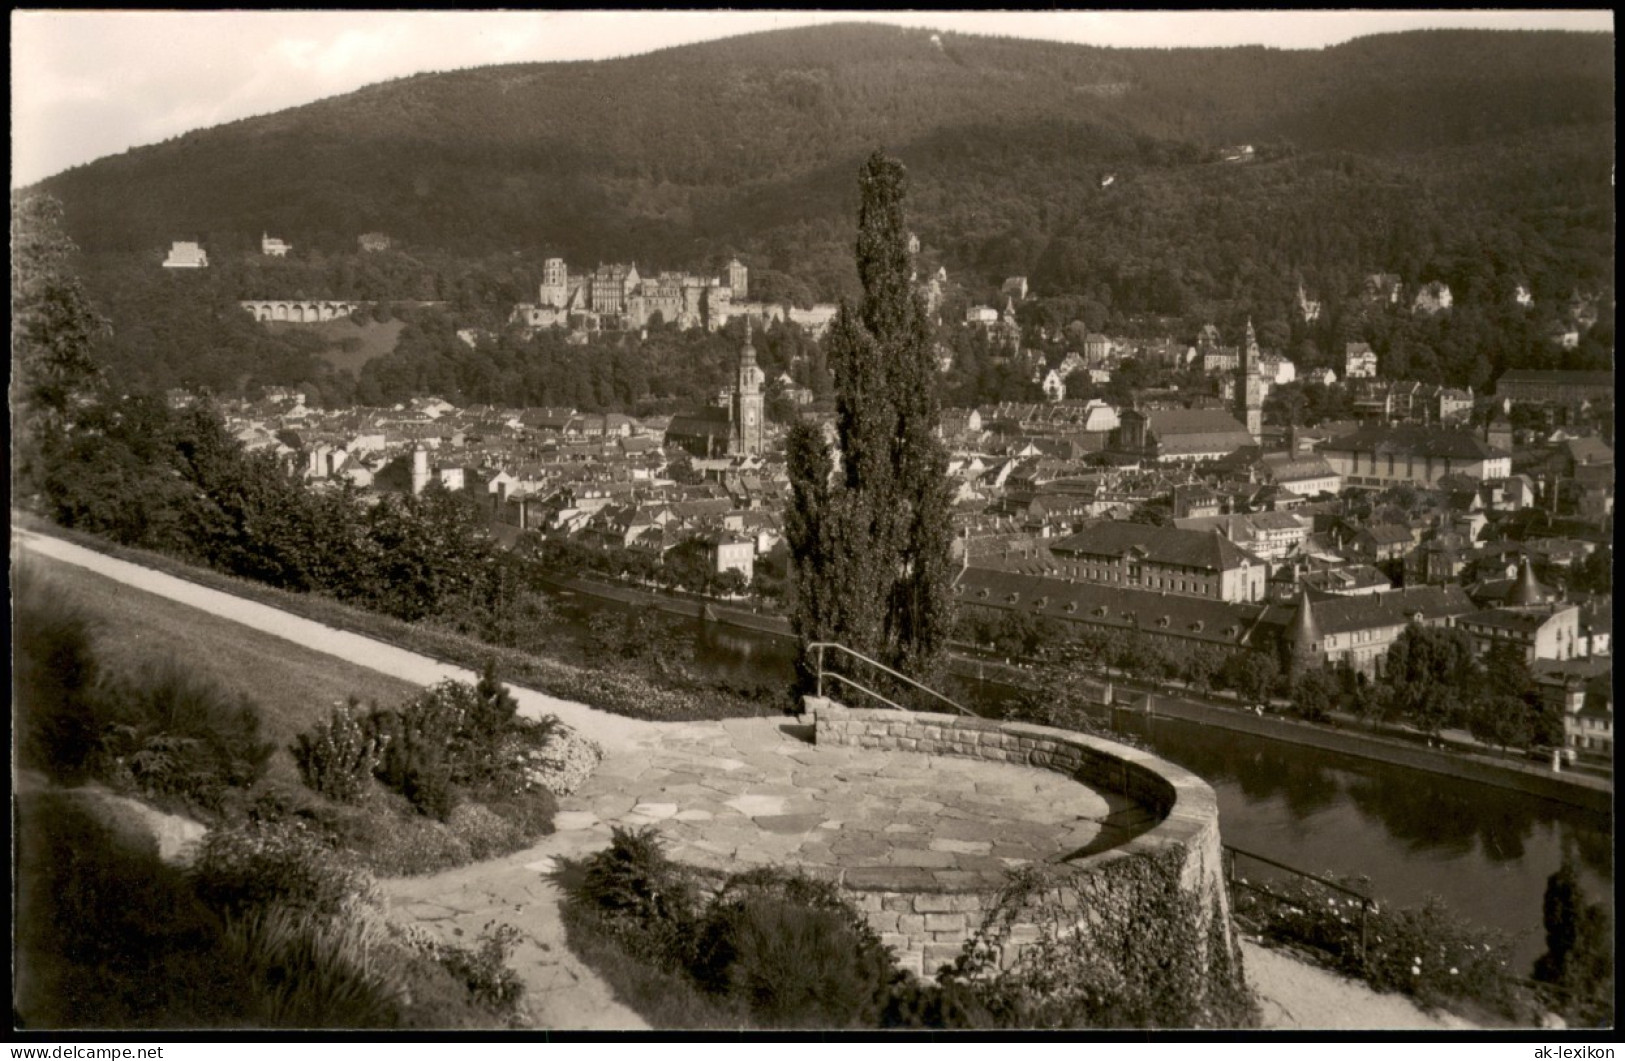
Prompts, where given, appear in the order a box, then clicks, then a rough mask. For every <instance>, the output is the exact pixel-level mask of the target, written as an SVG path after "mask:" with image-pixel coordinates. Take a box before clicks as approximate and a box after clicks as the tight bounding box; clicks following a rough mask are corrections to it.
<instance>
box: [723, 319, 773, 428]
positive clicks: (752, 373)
mask: <svg viewBox="0 0 1625 1061" xmlns="http://www.w3.org/2000/svg"><path fill="white" fill-rule="evenodd" d="M765 378H766V377H764V376H763V375H762V370H761V368H760V367H759V366H758V365H757V364H756V348H755V347H754V346H752V345H751V342H750V318H749V317H748V316H747V317H746V318H745V345H744V346H743V347H741V348H740V350H739V368H738V372H737V375H736V376H735V378H734V393H733V438H732V440H731V445H730V446H729V447H728V449H729V453H730V454H731V455H733V456H736V457H759V456H761V454H762V383H763V381H764V379H765Z"/></svg>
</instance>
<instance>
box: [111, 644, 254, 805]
mask: <svg viewBox="0 0 1625 1061" xmlns="http://www.w3.org/2000/svg"><path fill="white" fill-rule="evenodd" d="M101 696H102V699H103V701H104V705H105V706H104V708H103V711H104V713H105V716H106V718H107V720H108V724H107V726H106V727H105V728H104V730H103V734H102V740H101V748H100V753H99V757H98V762H99V763H100V767H99V770H98V772H100V773H101V774H103V775H104V776H107V777H109V778H112V779H115V780H117V779H123V780H126V781H128V782H129V783H131V784H133V785H134V787H136V788H138V789H139V790H140V791H142V792H144V793H147V794H149V795H161V796H174V797H177V798H179V799H181V800H183V801H184V802H186V803H187V804H189V805H192V806H197V807H202V808H204V809H207V810H218V809H219V808H220V806H221V801H222V799H223V797H224V795H225V793H226V791H227V790H228V789H231V788H246V787H247V786H249V785H251V784H253V783H254V782H255V781H256V780H258V779H259V777H260V776H261V774H263V773H264V771H265V764H266V761H267V760H268V759H269V758H270V756H271V752H272V746H271V745H270V744H269V743H267V742H265V741H262V740H260V716H259V711H258V710H257V709H256V708H255V706H254V705H253V704H252V703H250V702H249V701H248V700H247V699H246V698H245V697H243V696H240V695H234V694H232V693H230V692H228V691H227V690H226V689H224V688H222V687H221V686H220V685H219V684H217V683H216V682H214V681H213V680H211V679H209V678H207V677H205V676H202V675H199V674H197V673H196V672H194V671H191V670H188V669H187V668H186V667H185V665H183V664H182V663H180V662H179V661H178V660H175V659H173V658H170V657H165V658H161V659H157V660H149V661H147V662H146V663H144V664H142V665H141V666H140V667H139V668H138V669H136V671H135V672H134V673H133V674H129V675H123V676H116V677H114V676H110V677H109V678H108V679H107V680H105V681H104V682H103V688H102V693H101Z"/></svg>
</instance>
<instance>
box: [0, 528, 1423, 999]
mask: <svg viewBox="0 0 1625 1061" xmlns="http://www.w3.org/2000/svg"><path fill="white" fill-rule="evenodd" d="M13 536H14V541H15V542H16V546H15V548H16V550H17V551H18V552H21V551H27V552H31V553H36V554H38V555H40V556H42V557H47V558H50V559H53V560H57V561H60V562H64V563H68V564H73V565H75V566H79V567H83V568H86V569H88V570H91V571H94V572H96V573H99V574H101V575H104V576H106V577H108V578H110V579H113V580H115V581H117V582H120V583H123V584H125V585H128V586H131V587H133V588H136V589H139V590H143V591H145V592H148V593H152V594H155V595H158V596H162V597H166V598H168V599H171V600H174V601H177V602H179V603H183V604H186V605H189V606H192V607H195V608H198V609H201V610H203V611H206V612H208V613H210V614H213V615H216V616H219V617H221V618H224V619H227V620H230V621H232V622H236V623H240V624H242V625H244V626H246V627H249V628H252V629H254V630H258V631H261V632H263V633H266V634H270V635H272V636H275V637H278V638H282V639H284V640H287V641H290V642H293V643H295V644H298V645H300V646H303V647H305V648H307V649H310V650H313V651H316V652H321V653H325V654H329V655H334V656H338V657H340V658H343V659H345V660H348V661H349V662H351V663H355V664H357V665H360V666H364V667H368V668H371V669H375V670H378V671H380V672H383V673H387V674H390V675H392V676H395V677H398V678H401V679H403V680H405V681H409V682H414V683H421V684H432V683H434V682H439V681H443V680H445V679H448V678H449V679H453V680H457V681H465V682H473V681H476V680H477V678H478V676H477V675H476V674H474V673H473V672H471V671H469V670H466V669H464V668H460V667H456V666H452V665H449V664H445V663H442V662H439V661H437V660H433V659H430V658H428V657H425V656H421V655H418V654H416V653H412V652H409V651H406V650H404V649H401V648H397V647H395V646H392V645H388V644H384V643H382V642H379V641H375V640H373V639H371V638H367V637H363V636H361V635H358V634H353V633H349V632H347V631H342V630H336V629H333V628H331V627H328V626H325V625H323V624H321V623H317V622H314V621H312V620H308V619H304V618H300V617H298V616H294V615H290V614H288V613H286V612H282V611H279V610H278V609H276V608H273V607H270V606H268V605H264V604H259V603H257V602H253V601H248V600H244V599H242V598H239V597H234V596H232V595H231V594H228V593H223V592H221V591H218V590H214V589H209V588H207V587H204V586H199V585H197V584H195V583H192V582H188V581H186V580H184V579H181V578H176V577H174V576H171V575H166V574H163V573H161V572H156V571H152V570H150V569H148V568H144V567H141V566H140V565H138V564H133V563H130V562H128V561H124V560H118V559H115V558H113V557H109V556H105V555H103V554H101V553H97V552H94V551H92V550H89V549H85V548H83V547H80V546H77V545H74V544H71V543H69V542H65V541H62V540H61V539H57V538H52V537H50V536H48V535H42V534H38V533H34V532H28V531H23V530H20V529H18V528H15V527H14V528H13ZM512 691H513V694H514V696H515V698H516V700H517V701H518V702H519V709H520V711H521V712H523V713H524V714H526V715H528V716H533V717H534V716H540V715H543V714H552V715H555V716H557V717H558V718H559V719H560V720H561V721H563V722H565V723H567V724H568V725H570V726H572V727H574V728H575V729H576V730H577V731H579V732H581V733H583V734H585V735H586V736H589V737H591V738H593V739H594V740H596V741H598V742H599V743H600V744H601V745H602V746H603V747H604V749H605V753H606V754H605V760H604V762H603V763H602V764H601V765H600V767H599V769H598V770H597V771H596V772H595V774H594V775H593V777H592V778H590V779H589V780H588V781H587V783H586V784H585V785H584V786H583V787H582V789H581V790H580V791H578V792H577V793H575V794H574V795H572V796H569V797H566V798H564V799H562V800H560V813H559V815H558V820H557V826H558V831H557V832H555V833H554V834H553V835H551V836H548V837H546V838H544V839H543V840H542V841H541V842H540V843H538V844H536V845H534V846H532V847H530V848H528V849H526V850H524V851H521V852H517V853H515V854H513V855H510V856H507V857H505V858H500V859H493V860H490V861H486V862H481V863H476V864H473V865H469V866H463V867H460V868H458V869H454V870H450V871H447V872H443V873H438V874H434V875H431V876H424V877H412V878H399V879H392V880H387V881H384V882H383V886H384V891H385V893H386V894H387V895H388V896H389V898H390V904H391V908H392V911H393V915H394V916H395V917H397V918H401V919H405V920H415V921H419V922H424V923H426V924H428V925H432V926H433V927H434V929H435V931H437V932H438V933H440V934H442V935H443V936H445V937H446V938H461V939H462V940H464V941H468V940H472V939H473V938H474V937H475V936H476V935H478V934H479V932H480V931H481V930H482V929H483V928H484V927H485V926H486V925H487V924H489V923H490V922H493V921H496V922H505V923H509V924H512V925H514V926H515V927H516V928H518V929H519V930H520V932H521V940H520V943H519V944H518V946H517V947H516V949H515V951H514V954H513V957H512V964H513V966H514V968H515V969H516V970H518V971H519V973H520V975H521V977H522V978H523V980H524V982H525V986H526V989H527V991H526V1005H527V1007H528V1014H527V1023H528V1024H530V1025H531V1026H533V1027H538V1028H603V1029H610V1028H617V1029H618V1028H625V1029H638V1028H643V1027H645V1026H646V1025H645V1024H644V1022H643V1021H642V1019H641V1018H640V1017H639V1016H638V1015H637V1014H636V1013H634V1012H633V1011H632V1010H630V1009H628V1008H627V1007H626V1006H624V1005H622V1004H621V1003H620V1002H618V1001H617V1000H616V999H615V998H614V996H613V993H612V992H611V990H610V989H609V987H608V986H607V985H606V984H605V983H604V982H603V981H602V980H601V979H599V977H598V976H597V975H596V974H595V973H593V972H592V971H591V970H590V969H588V968H587V967H586V966H584V965H583V964H582V963H581V962H580V961H579V960H577V959H576V958H575V956H574V955H573V954H571V953H570V951H569V949H568V947H567V946H566V944H565V938H564V930H563V926H562V923H561V921H560V917H559V909H558V904H559V898H560V896H559V893H558V890H557V888H556V886H555V885H554V883H553V882H552V880H551V878H550V876H549V873H550V871H551V870H552V869H553V868H554V866H555V864H556V860H557V859H558V858H560V857H566V858H579V857H581V856H582V855H585V854H587V853H589V852H592V851H595V850H599V849H601V848H602V847H604V846H606V844H607V843H608V841H609V838H610V831H611V828H612V827H613V826H617V825H620V826H643V825H653V826H657V827H658V828H659V829H660V830H661V832H662V835H663V836H665V838H666V839H667V841H668V848H669V849H670V850H671V851H672V853H673V854H674V855H675V856H676V857H678V858H679V859H681V860H684V861H690V862H697V863H703V864H708V865H710V866H712V867H714V868H718V869H735V868H737V869H744V868H748V867H750V866H752V865H767V864H801V865H807V866H821V867H826V868H830V869H834V870H836V871H842V870H845V869H850V868H857V867H876V866H887V867H896V868H906V869H908V870H909V871H911V872H916V873H942V874H948V875H950V876H951V875H953V874H955V873H958V872H963V871H964V870H966V869H972V868H977V869H987V868H996V867H997V866H1010V865H1018V864H1021V863H1023V862H1029V861H1035V860H1044V859H1050V858H1055V857H1059V856H1061V855H1063V854H1064V853H1065V852H1067V851H1070V850H1076V849H1078V848H1079V847H1082V846H1085V845H1087V844H1089V843H1090V842H1091V841H1092V840H1093V839H1094V838H1095V837H1096V836H1097V835H1099V834H1100V833H1101V832H1102V831H1104V830H1112V829H1124V830H1132V829H1134V828H1135V827H1136V826H1141V825H1143V824H1144V823H1143V822H1141V821H1139V819H1140V818H1142V817H1143V814H1142V812H1140V811H1139V809H1138V808H1136V807H1134V806H1132V805H1130V804H1126V803H1125V802H1123V801H1122V800H1119V799H1116V798H1113V797H1107V796H1105V795H1103V794H1100V793H1096V792H1093V791H1091V790H1090V789H1088V788H1086V787H1084V786H1082V785H1078V784H1076V783H1075V782H1071V781H1069V780H1066V779H1064V778H1061V777H1059V776H1058V775H1054V774H1050V773H1048V772H1045V771H1039V770H1030V769H1026V768H1023V767H1017V766H1011V765H1007V764H999V763H989V762H981V761H974V760H962V759H952V758H935V757H928V756H911V755H888V754H886V753H882V752H874V751H866V750H863V749H856V748H827V747H826V748H820V747H816V746H814V745H810V744H807V743H805V742H804V741H803V740H800V739H798V738H797V737H796V736H795V735H793V734H792V733H791V732H789V728H788V727H786V726H785V725H784V723H785V722H786V720H784V719H780V718H761V719H731V720H727V721H722V722H674V723H654V722H644V721H639V720H635V719H628V718H624V717H621V716H618V715H612V714H608V713H605V712H602V711H597V710H594V709H592V708H589V707H587V706H585V705H583V704H579V703H573V702H570V701H565V700H559V699H557V698H554V697H550V696H546V695H544V694H541V693H538V692H535V691H533V690H528V689H524V688H520V687H512ZM1281 961H1288V960H1287V959H1285V958H1284V957H1283V958H1282V959H1281ZM1279 964H1280V963H1279V962H1276V963H1273V964H1272V963H1270V962H1268V961H1260V962H1259V963H1257V966H1256V967H1257V968H1258V970H1259V971H1260V972H1261V973H1264V974H1265V977H1266V978H1268V979H1269V980H1272V981H1273V980H1275V979H1276V978H1275V977H1273V976H1271V975H1270V974H1269V970H1271V969H1275V968H1276V967H1277V966H1278V965H1279ZM1288 964H1289V965H1290V966H1292V967H1297V963H1293V962H1288ZM928 972H929V971H928ZM1254 979H1255V982H1256V986H1257V987H1258V988H1259V989H1260V992H1261V994H1263V995H1265V996H1266V997H1269V998H1275V999H1279V1000H1280V1006H1279V1008H1280V1009H1282V1010H1285V1011H1289V1012H1290V1013H1291V1018H1290V1020H1291V1022H1292V1024H1294V1025H1295V1026H1299V1027H1303V1026H1309V1027H1314V1026H1333V1024H1332V1023H1327V1024H1321V1023H1319V1021H1317V1018H1316V1015H1315V1013H1314V1011H1315V1010H1316V1009H1318V1008H1319V1006H1317V1005H1315V1004H1312V1003H1309V1002H1308V1000H1307V999H1305V1000H1298V999H1295V998H1291V997H1290V996H1291V994H1292V991H1293V988H1292V983H1293V977H1291V976H1286V977H1281V978H1280V982H1264V981H1263V980H1262V979H1260V978H1259V977H1257V976H1255V977H1254ZM1339 983H1342V984H1344V985H1345V986H1346V988H1347V991H1346V992H1343V993H1342V997H1340V998H1339V999H1338V1000H1337V1004H1336V1010H1337V1011H1338V1013H1339V1020H1347V1019H1350V1015H1349V1014H1347V1013H1343V1012H1342V1011H1343V1010H1346V1009H1347V1008H1348V1005H1349V1004H1352V1003H1353V1002H1354V1000H1355V999H1357V998H1358V997H1359V992H1360V991H1361V990H1363V989H1360V988H1359V987H1358V985H1353V984H1347V983H1346V982H1344V981H1339ZM1333 993H1334V994H1336V993H1337V992H1336V991H1335V990H1334V991H1333ZM1366 994H1369V992H1367V993H1366ZM1395 1001H1397V1000H1386V1002H1387V1005H1386V1006H1385V1008H1384V1009H1383V1010H1382V1011H1381V1014H1380V1015H1378V1013H1376V1012H1373V1013H1372V1014H1371V1017H1372V1023H1368V1024H1364V1025H1360V1024H1354V1025H1344V1026H1365V1027H1383V1026H1388V1027H1391V1026H1398V1025H1397V1024H1396V1023H1395V1022H1396V1021H1399V1020H1400V1019H1401V1017H1398V1016H1396V1012H1398V1013H1399V1014H1400V1015H1401V1016H1404V1015H1406V1014H1410V1013H1411V1011H1410V1010H1408V1009H1406V1008H1405V1007H1403V1006H1402V1007H1400V1009H1399V1010H1398V1011H1396V1010H1395V1008H1394V1007H1393V1005H1392V1003H1393V1002H1395ZM1357 1008H1358V1006H1357V1004H1356V1009H1357ZM1266 1012H1267V1013H1270V1014H1271V1015H1272V1016H1274V1015H1275V1014H1274V1010H1272V1009H1271V1008H1270V1007H1268V1006H1267V1007H1266ZM1328 1013H1330V1010H1328ZM1413 1015H1414V1017H1415V1019H1416V1021H1417V1023H1414V1024H1412V1023H1410V1022H1409V1020H1408V1019H1406V1020H1404V1021H1403V1023H1404V1024H1405V1026H1410V1027H1437V1026H1438V1024H1437V1023H1434V1022H1433V1021H1432V1020H1431V1019H1429V1018H1426V1017H1424V1016H1422V1015H1421V1014H1419V1013H1416V1014H1413ZM1322 1019H1327V1020H1329V1019H1330V1018H1329V1016H1328V1017H1326V1018H1322ZM1352 1019H1354V1020H1356V1021H1358V1020H1359V1017H1358V1016H1354V1017H1353V1018H1352Z"/></svg>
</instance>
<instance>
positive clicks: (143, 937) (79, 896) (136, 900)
mask: <svg viewBox="0 0 1625 1061" xmlns="http://www.w3.org/2000/svg"><path fill="white" fill-rule="evenodd" d="M16 822H17V842H16V859H17V862H16V866H17V872H16V878H15V888H16V907H15V910H16V918H15V921H14V925H15V937H14V945H15V952H14V953H15V957H14V961H15V965H14V972H15V979H14V987H13V991H14V994H13V996H12V997H13V1005H14V1007H15V1008H14V1011H13V1012H14V1019H15V1021H16V1022H17V1023H18V1024H19V1025H20V1026H22V1027H26V1028H85V1027H114V1028H117V1027H126V1028H128V1027H186V1026H192V1027H198V1026H205V1025H209V1024H219V1023H223V1022H227V1021H229V1020H231V1019H232V1015H233V1014H234V1012H235V1007H236V999H235V996H236V994H237V993H238V992H239V991H240V990H241V989H242V987H243V983H242V980H241V978H240V977H239V976H238V974H237V971H236V970H235V969H233V968H232V967H231V965H230V963H225V962H221V961H218V960H216V959H215V958H214V956H213V952H214V950H215V947H216V944H217V941H218V938H219V932H220V923H219V919H218V918H217V917H216V916H215V915H214V914H213V913H212V912H211V911H210V910H209V909H208V908H206V907H205V906H204V905H203V904H202V903H200V902H199V901H198V900H197V898H196V897H195V896H194V895H193V893H192V890H191V888H190V887H189V884H188V881H187V879H186V877H185V875H184V874H182V873H181V872H180V871H178V870H176V869H174V868H172V867H170V866H166V865H165V864H164V863H163V862H161V861H160V860H159V858H158V852H157V845H156V843H155V842H154V841H153V840H152V838H151V837H150V836H147V835H144V834H136V833H130V832H125V831H122V830H120V829H119V828H117V827H116V826H114V825H110V824H109V823H107V822H105V821H103V820H102V819H101V818H100V817H99V816H98V814H97V813H96V810H95V809H94V807H93V806H92V805H91V804H90V803H89V802H88V801H87V800H86V799H85V798H84V796H83V795H82V794H81V793H78V792H60V791H49V792H39V793H21V794H19V795H18V797H17V801H16Z"/></svg>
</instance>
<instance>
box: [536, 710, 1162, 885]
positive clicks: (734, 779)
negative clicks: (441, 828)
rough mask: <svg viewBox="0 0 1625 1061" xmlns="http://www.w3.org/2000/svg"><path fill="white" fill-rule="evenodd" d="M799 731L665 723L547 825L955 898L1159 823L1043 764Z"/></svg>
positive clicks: (686, 855)
mask: <svg viewBox="0 0 1625 1061" xmlns="http://www.w3.org/2000/svg"><path fill="white" fill-rule="evenodd" d="M811 736H812V731H811V727H810V726H807V727H803V726H797V725H795V724H793V723H791V722H789V721H788V720H779V719H737V720H732V721H726V722H720V723H710V724H706V725H694V726H674V727H670V728H665V727H663V732H661V733H659V734H658V735H651V736H649V737H646V738H643V739H639V740H637V741H635V742H634V744H633V746H632V747H630V748H625V749H620V750H618V751H617V753H616V754H615V755H612V756H610V757H608V758H607V759H606V760H605V761H604V762H603V763H602V764H601V765H600V766H599V768H598V770H597V771H596V772H595V773H594V775H593V776H592V778H590V779H589V780H588V782H587V783H586V785H585V786H584V787H583V788H582V789H581V790H580V791H578V792H577V793H576V794H574V795H573V796H570V797H568V798H566V799H564V800H562V801H561V813H560V814H559V816H558V827H559V829H560V831H574V830H600V829H601V830H604V831H605V832H607V828H608V826H609V825H610V824H615V825H621V826H638V825H653V826H656V827H658V829H659V831H660V833H661V834H662V836H663V837H664V838H665V839H666V841H667V852H668V854H670V855H671V856H672V857H673V858H674V859H676V860H677V861H679V862H683V863H686V864H688V865H693V866H698V867H701V868H705V869H713V870H718V871H722V872H738V871H740V870H744V869H749V868H751V867H753V866H766V865H784V866H797V867H800V868H802V869H803V870H805V871H806V872H808V873H809V874H812V875H818V876H833V877H838V878H840V879H842V880H843V881H844V882H845V883H846V884H847V885H849V886H854V887H860V888H861V887H865V886H866V885H867V886H875V885H880V884H882V883H883V882H884V883H885V884H888V885H891V886H897V885H901V886H904V887H908V888H918V889H933V888H936V889H942V890H948V891H960V890H966V889H978V888H987V887H997V884H998V883H999V881H1000V880H1002V878H1003V874H1004V872H1005V870H1007V869H1008V868H1009V867H1011V866H1017V865H1022V864H1024V863H1029V862H1052V861H1060V860H1062V859H1065V858H1068V857H1075V856H1077V855H1079V854H1088V853H1092V852H1094V851H1097V850H1101V849H1104V848H1108V847H1113V846H1116V845H1118V844H1121V843H1122V842H1123V841H1125V840H1127V839H1129V838H1130V837H1132V836H1134V835H1136V834H1138V833H1141V832H1144V831H1145V830H1146V829H1148V828H1150V827H1151V826H1153V825H1155V824H1156V818H1155V816H1154V815H1153V814H1151V813H1149V812H1148V811H1147V810H1146V809H1145V808H1143V807H1141V806H1140V805H1138V804H1137V803H1135V802H1134V801H1133V800H1131V799H1129V798H1126V797H1123V796H1120V795H1116V794H1106V793H1102V792H1098V791H1095V790H1094V789H1092V788H1090V787H1089V786H1087V785H1084V784H1081V783H1079V782H1078V781H1076V780H1073V779H1071V778H1068V777H1065V776H1062V775H1061V774H1058V773H1054V772H1051V771H1047V770H1040V769H1033V768H1031V767H1028V766H1018V765H1013V764H1009V763H998V762H987V761H981V760H974V759H964V758H957V757H953V756H934V755H913V754H899V753H897V752H894V751H881V750H874V749H866V748H858V747H852V746H847V745H828V744H826V745H814V744H812V743H810V740H811Z"/></svg>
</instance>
